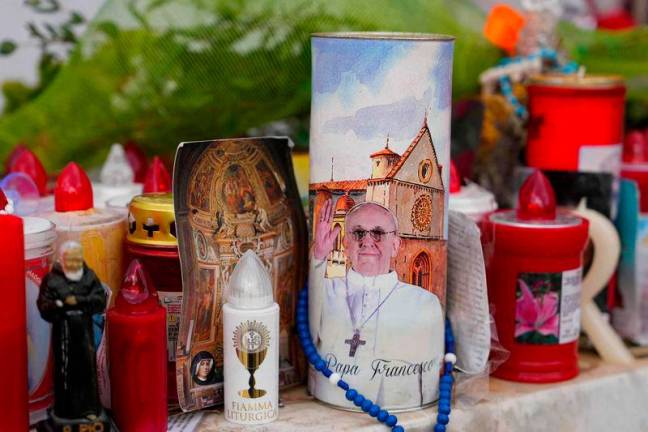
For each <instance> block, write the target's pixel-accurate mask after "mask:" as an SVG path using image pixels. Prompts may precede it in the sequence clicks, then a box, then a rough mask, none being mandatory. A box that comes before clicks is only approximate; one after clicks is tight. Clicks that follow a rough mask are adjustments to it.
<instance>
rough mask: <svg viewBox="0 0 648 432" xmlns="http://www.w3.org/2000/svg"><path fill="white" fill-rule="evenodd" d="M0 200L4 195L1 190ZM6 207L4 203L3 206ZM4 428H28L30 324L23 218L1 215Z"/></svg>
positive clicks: (0, 413)
mask: <svg viewBox="0 0 648 432" xmlns="http://www.w3.org/2000/svg"><path fill="white" fill-rule="evenodd" d="M0 195H2V196H1V197H0V201H3V198H4V194H2V192H0ZM2 208H3V209H4V206H2ZM0 275H2V285H0V286H1V287H2V288H1V289H2V291H1V292H2V306H3V311H2V314H0V344H1V346H2V348H1V349H0V352H2V355H0V371H2V374H0V389H2V391H0V430H2V431H16V432H18V431H26V430H28V427H29V410H28V406H27V331H26V329H27V324H26V312H25V249H24V240H23V226H22V220H21V219H20V218H19V217H17V216H13V215H7V214H0Z"/></svg>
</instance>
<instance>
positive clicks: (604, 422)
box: [196, 354, 648, 432]
mask: <svg viewBox="0 0 648 432" xmlns="http://www.w3.org/2000/svg"><path fill="white" fill-rule="evenodd" d="M580 366H581V374H580V376H578V377H577V378H575V379H573V380H571V381H567V382H563V383H555V384H520V383H512V382H507V381H502V380H498V379H493V378H491V379H490V380H482V381H481V384H483V385H484V386H488V387H489V388H490V391H489V392H488V393H484V394H485V396H486V398H485V400H482V401H481V402H479V403H476V404H471V405H467V404H466V403H465V402H462V401H459V402H457V401H455V402H454V403H453V410H452V414H451V416H450V425H449V428H448V432H464V431H465V432H468V431H470V432H473V431H480V432H491V431H492V432H516V431H524V432H536V431H537V432H545V431H552V432H563V431H564V432H597V431H616V432H634V431H637V432H643V431H648V360H646V359H644V360H638V361H637V363H636V364H635V365H634V366H632V367H621V366H614V365H610V364H604V363H602V362H601V361H600V360H599V359H598V357H596V356H594V355H591V354H583V355H582V356H581V362H580ZM282 400H283V402H284V407H283V408H281V409H280V411H279V419H278V420H277V421H275V422H273V423H271V424H268V425H264V426H256V427H250V426H248V427H242V426H238V425H234V424H232V423H229V422H227V421H226V420H225V419H224V418H223V416H222V414H221V413H220V412H219V411H217V410H214V411H210V412H208V413H206V414H205V416H204V417H203V419H202V421H201V422H200V424H199V426H198V427H197V429H196V431H198V432H216V431H218V432H240V431H256V432H290V431H295V432H297V431H299V432H325V431H335V432H343V431H354V432H388V431H389V430H390V428H388V427H386V426H382V425H380V424H378V423H377V422H376V421H375V420H374V419H373V418H370V417H369V416H367V415H364V414H359V413H350V412H346V411H341V410H337V409H334V408H331V407H328V406H325V405H323V404H321V403H319V402H317V401H314V400H313V398H312V397H310V396H309V395H308V394H307V393H306V389H305V388H304V387H299V388H296V389H291V390H288V391H285V392H283V393H282ZM398 418H399V423H400V424H402V425H403V426H404V427H405V429H406V430H407V431H408V432H424V431H425V432H429V431H430V430H431V428H432V426H433V425H434V422H435V419H436V407H430V408H427V409H424V410H419V411H414V412H409V413H401V414H399V415H398Z"/></svg>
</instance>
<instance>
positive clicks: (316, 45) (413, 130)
mask: <svg viewBox="0 0 648 432" xmlns="http://www.w3.org/2000/svg"><path fill="white" fill-rule="evenodd" d="M312 52H313V74H312V75H313V86H312V92H313V94H312V109H311V145H310V184H309V203H310V205H309V208H310V209H311V210H310V211H311V222H312V223H311V227H312V232H311V238H312V248H311V251H312V253H311V256H310V260H311V263H310V270H309V284H308V289H309V317H310V319H309V322H310V330H311V335H312V337H313V341H314V343H315V346H316V348H317V351H318V352H319V353H320V354H321V355H322V357H323V358H324V360H325V361H326V363H327V365H328V367H329V368H330V369H331V370H332V371H334V372H337V373H339V374H340V375H343V377H344V379H345V380H346V381H347V382H348V383H349V385H350V386H351V387H353V388H356V389H357V390H358V391H359V392H360V393H362V394H363V395H365V396H366V397H367V398H368V399H371V400H377V401H380V404H381V406H383V407H384V408H385V409H390V410H391V409H412V408H419V407H421V406H424V405H427V404H429V403H432V402H434V400H435V399H436V398H437V397H438V380H439V368H440V366H441V363H442V358H443V353H444V344H443V328H444V305H445V297H446V268H447V249H448V211H447V209H448V189H449V188H448V186H449V184H450V181H449V180H450V169H448V168H449V166H450V114H451V90H452V85H451V77H452V58H453V42H452V40H451V39H450V38H443V37H439V38H432V39H426V38H421V39H418V38H417V39H415V40H409V39H400V38H398V37H396V38H394V39H389V38H388V37H385V38H379V39H372V38H371V36H368V37H367V38H364V37H362V38H353V37H349V38H347V37H344V36H342V37H336V36H331V37H326V36H324V37H322V36H314V37H313V38H312ZM340 77H343V78H342V79H341V78H340ZM309 388H310V390H311V392H312V394H313V395H314V396H315V397H316V398H317V399H319V400H321V401H323V402H326V403H329V404H332V405H335V406H339V407H343V408H345V409H350V410H356V411H359V410H360V408H358V407H357V406H355V405H354V404H353V402H351V401H348V400H347V399H346V398H345V396H344V392H340V391H339V389H337V388H335V386H331V385H330V383H329V382H328V379H327V378H326V377H325V376H324V375H322V374H320V373H311V374H310V375H309Z"/></svg>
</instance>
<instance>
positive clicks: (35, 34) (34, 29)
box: [27, 23, 45, 40]
mask: <svg viewBox="0 0 648 432" xmlns="http://www.w3.org/2000/svg"><path fill="white" fill-rule="evenodd" d="M27 30H29V34H30V35H32V36H33V37H35V38H38V39H41V40H44V39H45V36H44V35H43V33H41V32H40V30H38V27H36V24H34V23H27Z"/></svg>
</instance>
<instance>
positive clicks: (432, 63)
mask: <svg viewBox="0 0 648 432" xmlns="http://www.w3.org/2000/svg"><path fill="white" fill-rule="evenodd" d="M312 47H313V50H312V51H313V99H312V109H311V116H312V117H313V121H312V125H313V128H312V130H311V145H310V154H311V160H312V162H311V167H312V168H311V182H320V181H327V180H330V177H331V158H334V167H333V171H334V172H333V176H334V178H335V179H336V180H346V179H356V178H366V177H367V175H368V174H369V167H368V165H367V164H366V163H361V160H360V159H359V158H360V157H367V158H368V155H369V154H371V153H373V152H375V151H378V150H380V149H381V148H383V147H384V146H385V142H386V139H387V136H388V135H389V140H390V141H389V142H390V148H391V149H392V150H394V151H395V152H397V153H399V154H402V153H403V152H404V151H405V150H406V149H407V147H408V145H409V144H410V142H411V140H412V138H414V136H416V134H417V133H418V131H419V129H420V128H421V125H422V123H423V119H424V117H425V115H426V111H427V119H428V125H429V127H430V133H431V135H432V138H433V140H434V144H435V148H436V150H437V154H438V157H439V160H440V161H443V160H445V158H446V157H447V156H446V155H447V154H448V150H449V148H450V131H449V119H450V105H451V91H452V89H451V77H450V76H448V75H449V74H451V73H452V68H451V65H449V63H451V62H452V49H453V46H452V43H451V42H449V41H425V40H376V39H372V40H368V39H333V38H317V37H315V38H313V45H312ZM448 66H450V67H448ZM447 174H448V171H447V170H444V172H443V175H444V178H445V180H446V181H445V182H446V184H447Z"/></svg>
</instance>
